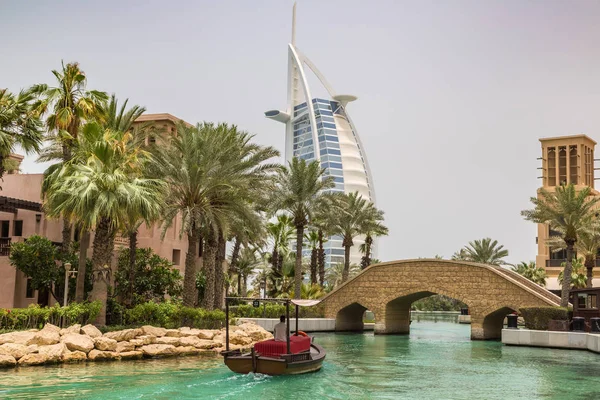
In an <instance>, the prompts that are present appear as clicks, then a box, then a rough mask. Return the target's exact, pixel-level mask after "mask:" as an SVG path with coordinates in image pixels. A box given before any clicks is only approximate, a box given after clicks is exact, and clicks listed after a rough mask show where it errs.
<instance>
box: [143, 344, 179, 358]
mask: <svg viewBox="0 0 600 400" xmlns="http://www.w3.org/2000/svg"><path fill="white" fill-rule="evenodd" d="M140 350H141V351H142V352H143V353H144V355H145V356H148V357H158V356H172V355H175V354H177V353H176V352H175V346H173V345H171V344H149V345H146V346H142V348H141V349H140Z"/></svg>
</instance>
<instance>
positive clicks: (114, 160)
mask: <svg viewBox="0 0 600 400" xmlns="http://www.w3.org/2000/svg"><path fill="white" fill-rule="evenodd" d="M132 140H133V138H132V135H131V133H129V132H121V131H112V130H110V129H105V128H104V127H102V126H101V125H100V124H99V123H97V122H90V123H87V124H86V125H85V126H84V127H83V129H82V130H81V132H80V135H79V137H78V144H77V146H74V147H73V148H74V150H75V153H73V157H72V160H71V161H69V162H67V163H65V164H64V165H63V166H62V168H61V169H60V170H58V171H56V172H55V174H53V175H52V176H51V183H50V187H49V188H48V191H47V197H46V202H45V204H44V206H45V209H46V211H47V213H48V215H49V216H53V217H58V216H63V218H66V219H67V220H68V221H70V222H77V223H78V224H79V225H80V226H81V227H82V229H84V230H90V229H95V236H94V243H93V247H94V249H93V254H92V267H93V271H94V287H93V289H92V293H91V298H92V299H93V300H100V301H101V302H102V304H103V306H102V311H101V312H100V315H99V316H98V318H97V320H96V323H97V324H99V325H104V324H105V322H106V300H107V285H108V282H110V264H111V259H112V254H113V249H114V238H115V234H116V232H117V230H118V229H119V227H120V226H122V225H123V223H124V221H125V220H126V218H127V216H128V215H131V214H132V210H134V209H135V210H137V212H139V215H140V216H141V218H143V219H152V218H153V217H154V216H155V215H157V214H158V213H160V210H161V204H162V201H163V197H164V194H165V189H166V186H165V184H164V183H163V182H162V181H160V180H157V179H150V178H144V177H143V176H142V173H141V171H142V170H143V169H144V167H145V165H146V164H147V163H149V162H150V161H151V156H150V153H148V152H146V151H144V150H142V149H141V148H139V147H138V148H137V149H136V148H134V147H133V146H131V145H130V143H131V141H132ZM82 160H85V162H81V161H82Z"/></svg>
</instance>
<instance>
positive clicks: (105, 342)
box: [94, 337, 117, 351]
mask: <svg viewBox="0 0 600 400" xmlns="http://www.w3.org/2000/svg"><path fill="white" fill-rule="evenodd" d="M94 346H95V347H96V349H98V350H101V351H117V341H116V340H114V339H111V338H107V337H97V338H95V339H94Z"/></svg>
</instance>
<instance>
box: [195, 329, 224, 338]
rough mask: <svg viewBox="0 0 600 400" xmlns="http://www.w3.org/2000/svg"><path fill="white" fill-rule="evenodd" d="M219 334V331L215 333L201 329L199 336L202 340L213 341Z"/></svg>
mask: <svg viewBox="0 0 600 400" xmlns="http://www.w3.org/2000/svg"><path fill="white" fill-rule="evenodd" d="M218 332H219V331H213V330H210V329H200V330H199V331H198V335H197V336H198V337H199V338H200V339H205V340H212V339H213V338H214V337H215V335H216V334H217V333H218Z"/></svg>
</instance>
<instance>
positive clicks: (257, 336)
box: [236, 322, 273, 342]
mask: <svg viewBox="0 0 600 400" xmlns="http://www.w3.org/2000/svg"><path fill="white" fill-rule="evenodd" d="M239 328H241V329H242V331H243V332H245V333H246V335H248V337H250V338H251V339H252V341H254V342H260V341H261V340H268V339H273V334H272V333H271V332H269V331H267V330H266V329H264V328H262V327H261V326H258V325H257V324H255V323H250V322H245V323H243V324H241V325H239ZM238 332H239V331H238ZM236 333H237V332H236Z"/></svg>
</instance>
